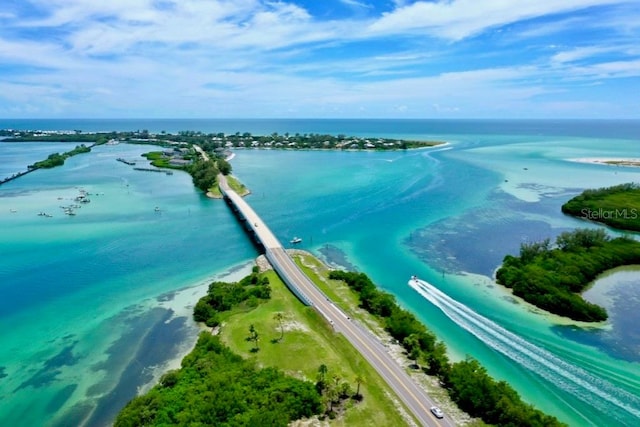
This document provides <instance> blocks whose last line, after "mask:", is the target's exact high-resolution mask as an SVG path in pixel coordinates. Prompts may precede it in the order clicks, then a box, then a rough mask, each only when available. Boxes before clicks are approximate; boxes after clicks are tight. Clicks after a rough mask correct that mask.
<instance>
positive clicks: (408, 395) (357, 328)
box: [218, 175, 455, 426]
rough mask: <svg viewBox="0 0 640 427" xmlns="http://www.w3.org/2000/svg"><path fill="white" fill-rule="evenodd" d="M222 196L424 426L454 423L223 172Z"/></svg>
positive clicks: (295, 286)
mask: <svg viewBox="0 0 640 427" xmlns="http://www.w3.org/2000/svg"><path fill="white" fill-rule="evenodd" d="M218 177H219V179H218V183H219V187H220V191H221V192H222V195H223V197H224V198H225V200H226V201H227V203H228V204H229V205H230V206H231V208H232V209H233V210H234V212H235V213H236V216H237V217H238V218H239V219H240V220H241V221H242V222H244V224H245V227H246V229H247V232H248V233H249V234H251V235H252V237H254V238H255V239H256V240H257V242H258V244H259V245H260V246H261V247H263V248H264V252H265V256H266V257H267V259H268V260H269V262H270V263H271V265H272V266H273V269H274V270H275V271H276V273H277V274H278V275H279V276H280V278H282V280H283V281H284V283H285V284H286V286H287V287H288V288H289V289H290V290H291V292H293V294H294V295H296V297H298V298H299V299H300V301H302V302H303V303H304V304H306V305H309V306H311V307H313V308H314V309H315V310H317V311H318V312H319V313H320V314H321V315H322V316H323V317H324V318H325V319H326V320H327V322H329V323H330V324H331V325H332V326H333V328H334V329H335V330H336V331H338V332H340V333H342V334H343V335H344V336H345V337H346V338H347V340H348V341H349V342H350V343H351V344H352V345H353V346H354V347H355V348H356V349H357V350H358V351H359V352H360V354H362V356H363V357H364V358H365V359H366V360H367V361H368V362H369V363H370V364H371V366H373V368H374V369H375V370H376V371H377V372H378V374H380V376H381V377H382V378H383V379H384V381H386V383H387V384H388V385H389V387H391V389H392V390H393V391H394V392H395V393H396V395H397V396H398V398H399V399H400V400H401V401H402V402H403V403H404V404H405V406H406V408H407V409H408V410H409V411H410V412H411V413H412V414H413V415H414V417H415V418H416V419H417V420H418V421H419V422H420V424H421V425H423V426H454V425H455V424H454V423H453V422H452V421H451V420H450V419H449V418H448V417H445V418H444V419H436V418H435V416H434V415H433V414H432V413H431V411H430V408H431V407H432V406H435V403H434V402H433V400H432V399H431V398H430V397H429V396H428V395H427V394H426V393H425V391H424V390H423V389H422V388H421V387H419V386H418V385H417V384H416V383H415V382H414V381H413V380H412V379H411V377H410V376H409V375H408V374H407V373H406V372H405V371H404V369H403V368H402V367H401V366H400V364H399V363H398V362H396V361H395V360H394V359H393V357H392V356H391V355H390V354H389V353H388V351H387V348H386V347H385V346H384V345H383V344H382V343H381V342H380V340H379V339H378V338H377V337H375V336H374V335H373V334H372V333H371V332H370V331H368V330H367V329H366V328H365V327H363V326H362V325H360V324H359V323H358V322H356V321H355V320H353V319H351V318H349V316H347V314H345V312H344V311H342V310H341V309H340V308H338V307H337V306H336V305H335V304H334V303H333V302H332V301H331V300H330V299H329V298H328V297H327V296H326V295H325V294H324V293H323V292H322V291H321V290H320V289H319V288H318V287H317V286H316V285H315V284H314V283H313V282H312V281H311V279H309V278H308V277H307V275H306V274H304V272H303V271H302V270H301V269H300V268H299V267H298V265H297V264H296V263H295V262H294V261H293V260H292V259H291V257H290V256H289V254H288V253H287V252H286V250H285V249H284V247H283V246H282V245H281V244H280V242H279V241H278V239H277V238H276V237H275V235H274V234H273V233H272V232H271V230H269V227H268V226H267V225H266V224H265V223H264V222H263V221H262V219H261V218H260V216H258V214H256V213H255V211H254V210H253V209H252V208H251V206H249V204H248V203H247V202H246V201H245V200H244V199H243V198H242V197H241V196H240V195H239V194H238V193H236V192H235V191H234V190H232V189H231V188H230V187H229V185H228V183H227V180H226V178H225V177H224V176H223V175H219V176H218Z"/></svg>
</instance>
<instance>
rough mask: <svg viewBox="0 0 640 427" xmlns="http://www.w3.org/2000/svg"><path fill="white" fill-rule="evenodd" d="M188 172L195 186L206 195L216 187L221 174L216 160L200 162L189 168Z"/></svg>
mask: <svg viewBox="0 0 640 427" xmlns="http://www.w3.org/2000/svg"><path fill="white" fill-rule="evenodd" d="M186 170H187V172H189V174H191V178H192V179H193V185H195V186H196V187H197V188H199V189H200V190H202V191H204V192H205V193H206V192H207V191H209V189H210V188H211V187H214V186H215V185H216V182H217V179H218V178H217V177H218V174H219V173H220V170H219V169H218V166H217V165H216V162H215V161H214V160H198V161H196V162H193V163H192V164H191V165H190V166H188V167H187V169H186Z"/></svg>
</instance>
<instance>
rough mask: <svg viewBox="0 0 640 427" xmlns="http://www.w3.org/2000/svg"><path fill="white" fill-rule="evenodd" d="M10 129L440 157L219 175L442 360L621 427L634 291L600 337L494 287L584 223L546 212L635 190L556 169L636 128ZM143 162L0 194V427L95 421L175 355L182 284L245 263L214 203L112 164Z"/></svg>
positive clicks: (118, 125) (633, 368)
mask: <svg viewBox="0 0 640 427" xmlns="http://www.w3.org/2000/svg"><path fill="white" fill-rule="evenodd" d="M9 127H13V128H23V129H59V130H66V129H80V130H83V131H98V130H109V131H110V130H138V129H140V130H142V129H148V130H149V131H151V132H154V131H155V132H160V131H162V130H165V131H167V132H173V131H179V130H200V131H203V132H228V133H235V132H241V133H242V132H245V131H246V132H251V133H254V134H269V133H273V132H278V133H280V134H284V133H285V132H288V133H291V134H294V133H312V132H313V133H332V134H346V135H366V136H386V137H404V138H407V139H413V138H415V139H438V140H444V141H448V142H450V144H449V145H447V146H443V147H439V148H436V149H426V150H412V151H407V152H377V153H374V152H317V151H295V152H294V151H275V150H269V151H267V150H238V151H236V157H235V158H234V159H233V160H232V165H233V168H234V174H235V175H236V176H237V177H239V178H240V179H241V180H242V181H243V182H244V183H245V184H246V185H247V186H248V187H249V188H250V189H251V190H252V194H251V195H250V196H248V198H247V201H248V202H249V203H251V205H252V206H253V207H254V209H255V210H256V211H257V212H258V213H259V214H261V215H262V216H263V219H264V220H265V221H266V222H267V223H268V224H269V227H270V228H271V229H272V231H274V233H275V234H276V236H277V237H278V238H280V239H281V241H282V242H288V241H289V240H290V239H291V237H293V236H294V235H296V236H300V237H302V238H303V239H304V240H303V243H302V247H303V248H305V249H308V250H310V251H312V252H314V253H316V254H317V255H319V256H321V257H326V258H327V260H328V261H329V262H335V263H339V264H341V265H350V266H352V268H355V269H358V270H361V271H365V272H367V273H368V274H369V275H370V276H371V277H372V278H373V279H374V280H375V282H376V283H378V284H379V285H380V286H381V287H383V288H384V289H386V290H388V291H390V292H392V293H393V294H394V295H396V297H397V298H398V300H399V301H400V302H401V303H402V304H403V305H404V306H405V307H407V308H408V309H410V310H411V311H413V312H414V313H416V314H417V315H418V316H419V317H420V318H421V319H422V320H423V321H424V322H425V323H426V324H427V325H428V326H429V327H430V328H431V329H432V330H433V331H434V332H435V333H436V334H437V335H438V337H439V338H440V339H442V340H444V341H445V342H446V343H447V345H448V347H449V349H450V352H451V355H452V357H454V358H460V357H464V356H465V355H467V354H469V355H472V356H473V357H476V358H478V359H479V360H480V361H481V363H482V364H483V365H484V366H486V367H487V369H488V370H489V372H490V373H491V374H492V375H494V376H495V377H496V378H499V379H506V380H507V381H509V382H510V383H511V384H513V385H514V387H515V388H516V389H517V390H518V392H519V393H520V394H521V395H522V396H523V398H524V399H525V400H527V401H528V402H531V403H533V404H534V405H536V406H537V407H539V408H541V409H543V410H545V411H547V412H549V413H551V414H553V415H556V416H558V417H559V418H560V419H561V420H563V421H565V422H567V423H569V424H571V425H576V426H582V425H597V426H600V425H634V423H635V421H636V418H637V417H636V414H637V413H636V412H635V411H636V410H638V411H640V407H638V406H640V405H638V401H637V399H634V397H633V395H635V396H637V395H640V357H638V354H640V337H638V335H637V334H636V333H634V326H633V325H634V324H637V321H638V320H640V315H639V314H638V313H639V310H637V305H634V304H635V302H634V301H637V300H638V295H639V294H640V290H638V289H637V288H635V290H634V288H633V287H630V286H621V287H619V289H620V290H619V291H615V292H618V297H616V296H615V295H614V296H613V297H611V298H610V302H611V304H610V306H608V307H607V309H608V310H609V311H610V312H611V313H612V316H611V322H610V323H609V324H608V325H605V327H600V328H596V329H592V328H586V327H584V325H571V324H570V325H567V324H566V322H564V321H562V320H561V319H557V318H555V317H553V316H549V315H546V314H544V313H540V312H539V311H537V310H535V309H533V308H532V307H530V306H528V305H527V304H524V303H522V302H520V301H518V300H516V299H514V298H512V297H511V296H510V294H509V293H508V292H506V291H505V290H503V289H501V288H500V287H498V286H497V285H495V284H494V283H493V281H492V272H493V271H494V269H495V268H496V267H497V266H498V265H499V263H500V261H501V260H502V258H503V257H504V255H506V254H508V253H514V252H516V251H517V250H518V247H519V244H520V243H521V242H523V241H531V240H535V239H540V238H544V237H553V236H555V235H557V234H559V233H561V232H562V231H565V230H568V229H571V228H575V227H579V226H588V227H595V226H596V225H594V224H587V223H584V222H581V221H578V220H576V219H573V218H569V217H565V216H563V215H562V214H561V213H560V210H559V208H560V205H561V204H562V203H563V202H564V201H565V200H566V199H568V198H570V197H572V196H573V195H575V194H577V193H578V192H580V191H581V190H582V189H584V188H589V187H601V186H605V185H613V184H617V183H621V182H629V181H638V180H639V174H640V170H638V169H636V168H628V167H622V168H621V167H610V166H602V165H593V164H585V163H577V162H571V161H568V160H567V159H574V158H585V157H636V155H637V152H638V144H640V122H638V121H635V122H620V121H602V122H597V121H595V122H594V121H561V122H557V121H473V120H469V121H429V120H407V121H398V120H387V121H385V120H372V121H367V120H104V121H101V120H77V121H75V120H67V121H65V120H51V121H48V120H38V121H28V120H24V121H8V120H0V128H9ZM63 146H64V145H63ZM59 147H60V144H53V145H49V144H29V145H26V144H25V145H22V144H10V143H2V142H0V158H2V160H3V162H0V163H1V164H2V165H1V166H0V172H3V174H4V175H6V173H9V172H12V171H15V170H22V169H23V168H24V167H25V166H26V164H29V163H32V162H33V161H35V160H39V159H40V158H42V157H44V156H46V154H47V153H50V152H53V151H57V150H58V149H59ZM146 149H147V147H139V146H133V145H125V144H120V145H117V146H102V147H99V148H96V149H94V150H93V151H92V153H90V154H85V155H80V156H75V157H73V158H71V159H69V160H68V161H67V164H65V166H64V167H61V168H56V169H51V170H47V171H37V172H35V173H33V174H30V175H28V176H25V177H23V178H20V179H18V180H16V181H13V182H11V183H9V184H6V185H3V186H0V230H2V234H1V236H2V238H1V240H0V291H2V295H3V298H2V299H1V300H0V328H2V330H3V331H5V332H3V347H2V349H1V350H0V384H2V385H1V386H0V397H1V398H2V400H3V405H2V407H1V408H0V421H1V422H2V424H7V425H9V424H16V423H19V424H20V425H34V426H36V425H43V424H48V425H69V424H74V425H75V424H83V423H85V424H86V425H103V424H105V423H108V422H109V420H111V419H112V417H113V416H114V414H115V413H116V412H117V410H118V409H119V408H120V407H121V406H122V404H123V403H124V402H126V401H127V400H128V399H129V398H130V397H131V396H133V395H134V394H135V393H136V388H137V387H138V386H139V385H140V384H144V383H146V382H148V381H150V380H151V379H152V378H153V376H154V375H155V374H156V372H154V370H153V369H150V368H151V367H152V366H162V362H163V361H166V360H168V359H171V358H172V357H175V356H176V355H178V354H180V353H181V352H184V351H185V346H187V347H188V345H189V343H192V342H193V339H194V337H195V334H196V333H197V329H196V328H195V326H194V325H193V323H192V322H191V321H190V318H189V312H190V305H191V304H193V303H194V302H195V300H197V297H198V295H199V293H201V292H202V291H203V287H202V286H200V287H197V286H196V287H194V286H195V285H198V284H203V283H204V284H206V283H207V281H208V280H211V279H212V278H213V277H215V276H218V275H224V274H234V271H236V270H237V269H238V268H239V266H246V265H247V263H248V262H250V261H251V260H252V259H253V258H254V257H255V256H256V255H257V253H256V252H255V248H254V247H253V246H252V245H251V243H250V242H249V240H248V239H247V237H246V235H245V234H244V232H243V231H242V229H241V228H240V226H239V225H238V224H237V223H236V221H235V219H234V218H233V216H232V215H231V214H230V213H229V212H228V208H227V207H226V205H225V204H224V203H221V202H219V201H214V200H210V199H207V198H205V197H203V196H202V194H200V193H199V192H198V191H197V190H195V189H194V188H193V186H192V184H191V182H190V178H189V177H188V176H187V175H186V174H181V173H175V174H173V175H171V176H167V175H164V174H154V173H144V172H139V171H134V170H132V169H131V167H129V166H127V165H124V164H122V163H119V162H116V161H115V159H116V158H117V157H126V158H130V159H140V154H141V153H142V152H144V151H145V150H146ZM80 188H83V189H85V190H87V191H89V192H90V193H92V196H91V203H90V204H88V205H86V206H83V207H82V208H81V209H79V210H78V215H77V216H76V217H73V218H71V217H68V216H65V215H64V214H63V213H62V211H61V209H60V205H65V204H68V203H70V202H69V201H70V200H72V199H73V197H74V196H76V195H77V194H78V192H79V191H80ZM155 206H158V207H160V208H161V212H155V211H154V207H155ZM41 211H45V212H48V213H50V214H52V215H53V216H52V217H51V218H46V217H41V216H38V215H37V213H38V212H41ZM239 273H240V272H237V273H236V274H239ZM413 274H417V275H419V276H420V277H421V278H424V279H425V280H427V281H429V282H430V283H431V284H433V285H435V286H437V287H438V288H439V289H441V290H442V291H444V292H445V293H446V294H447V295H449V296H450V297H451V298H454V299H456V300H458V301H460V302H461V303H463V304H465V305H466V306H467V307H469V308H470V309H472V310H474V311H475V312H477V313H479V314H480V315H481V316H483V318H486V319H488V320H487V321H485V320H468V321H470V322H471V326H470V328H471V329H472V331H471V332H470V331H469V330H468V329H464V328H463V327H462V326H461V324H458V323H456V321H454V320H452V319H450V318H449V317H447V316H446V315H445V313H444V312H443V310H441V309H439V308H437V307H436V306H435V305H434V304H433V303H431V302H429V301H427V300H426V299H425V298H424V297H423V296H421V295H420V294H418V293H417V292H416V291H414V290H413V289H412V288H410V287H409V286H407V280H408V278H409V277H410V276H411V275H413ZM625 280H628V278H625ZM616 289H618V288H616ZM181 290H182V291H181ZM634 316H635V317H634ZM469 319H480V318H475V317H472V316H469ZM488 321H491V322H495V323H497V324H498V325H500V327H501V328H505V330H507V331H509V333H514V334H516V335H518V336H519V337H522V338H524V339H525V340H527V341H528V342H529V343H531V344H532V345H534V346H536V348H539V349H540V350H539V351H540V354H546V353H544V352H547V351H548V352H551V353H552V354H553V355H554V357H557V358H559V359H560V360H562V361H563V363H565V362H566V364H567V365H566V367H565V368H564V369H565V371H564V372H565V373H566V374H567V376H566V378H573V375H574V374H575V375H583V374H580V373H582V372H584V373H585V374H584V375H589V378H592V377H591V376H593V378H596V379H597V380H598V381H601V383H600V386H598V385H595V386H594V387H600V389H601V390H604V391H605V392H604V394H603V393H602V392H599V391H597V390H595V389H589V388H588V387H587V388H586V389H581V390H580V391H579V392H576V390H575V389H574V388H573V387H574V385H573V384H574V383H572V382H571V381H569V380H567V382H564V381H550V380H549V377H550V373H549V372H551V371H549V372H546V371H544V372H536V370H540V369H543V370H544V369H547V368H545V367H544V366H545V365H542V367H541V366H540V365H538V364H536V363H535V362H534V360H533V359H531V358H530V356H529V355H525V354H524V353H522V352H523V351H525V350H524V349H526V348H529V347H523V346H520V345H516V344H514V343H510V344H509V345H507V344H505V343H506V342H507V341H509V340H512V338H509V337H510V335H508V334H507V333H505V337H507V338H506V339H505V341H501V342H497V341H496V342H492V341H491V338H486V341H484V340H483V339H481V338H479V337H478V336H477V335H475V334H474V333H473V328H480V327H481V326H482V325H481V323H482V322H488ZM474 322H475V323H474ZM534 351H535V352H537V351H538V350H534ZM563 378H564V377H563ZM577 394H579V395H577Z"/></svg>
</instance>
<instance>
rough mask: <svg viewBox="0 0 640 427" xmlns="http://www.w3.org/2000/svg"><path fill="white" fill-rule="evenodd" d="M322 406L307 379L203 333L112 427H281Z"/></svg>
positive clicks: (128, 405) (135, 400)
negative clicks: (233, 349)
mask: <svg viewBox="0 0 640 427" xmlns="http://www.w3.org/2000/svg"><path fill="white" fill-rule="evenodd" d="M322 408H323V406H322V403H321V400H320V395H319V394H318V392H317V390H316V388H315V387H314V385H313V384H312V383H311V382H308V381H302V380H299V379H295V378H292V377H288V376H286V375H284V374H283V373H282V372H280V371H278V370H277V369H274V368H263V369H260V368H258V367H257V366H256V363H255V361H251V360H245V359H243V358H241V357H240V356H238V355H236V354H233V353H232V352H231V351H230V350H229V349H228V348H227V347H225V346H224V345H223V344H222V343H221V342H220V340H219V338H218V337H215V336H212V335H211V334H210V333H207V332H203V333H201V334H200V338H199V340H198V343H197V344H196V347H195V348H194V350H193V351H192V352H191V353H190V354H189V355H188V356H186V357H185V358H184V359H183V360H182V368H181V369H179V370H177V371H171V372H168V373H167V374H165V375H164V376H163V377H162V378H161V379H160V383H159V384H158V385H156V386H155V387H154V388H152V389H151V390H150V391H149V392H148V393H147V394H145V395H143V396H139V397H136V398H134V399H133V400H132V401H130V402H129V403H128V404H127V405H126V406H125V408H124V409H123V410H122V411H121V412H120V414H119V415H118V417H117V419H116V421H115V426H116V427H134V426H136V427H137V426H160V425H183V426H186V425H194V426H195V425H211V426H213V425H215V426H257V425H268V426H286V425H288V424H289V423H290V422H291V421H292V420H296V419H299V418H303V417H310V416H312V415H314V414H318V413H320V412H321V411H322Z"/></svg>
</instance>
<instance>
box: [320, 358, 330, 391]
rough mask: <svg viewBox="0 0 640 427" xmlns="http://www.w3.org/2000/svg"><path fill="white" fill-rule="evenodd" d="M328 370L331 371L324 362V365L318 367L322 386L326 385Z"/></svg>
mask: <svg viewBox="0 0 640 427" xmlns="http://www.w3.org/2000/svg"><path fill="white" fill-rule="evenodd" d="M327 372H329V368H327V365H325V364H324V363H323V364H322V365H320V367H319V368H318V382H319V383H320V384H322V387H323V388H324V385H325V379H326V376H327Z"/></svg>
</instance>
